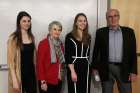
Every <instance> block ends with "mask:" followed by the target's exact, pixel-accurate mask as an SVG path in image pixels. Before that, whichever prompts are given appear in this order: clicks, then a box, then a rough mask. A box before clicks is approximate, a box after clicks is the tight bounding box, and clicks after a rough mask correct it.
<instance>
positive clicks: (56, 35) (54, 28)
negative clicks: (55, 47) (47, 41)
mask: <svg viewBox="0 0 140 93" xmlns="http://www.w3.org/2000/svg"><path fill="white" fill-rule="evenodd" d="M61 32H62V29H61V28H60V27H59V26H58V25H53V26H52V28H51V30H50V35H51V37H53V38H55V39H57V38H59V36H60V34H61Z"/></svg>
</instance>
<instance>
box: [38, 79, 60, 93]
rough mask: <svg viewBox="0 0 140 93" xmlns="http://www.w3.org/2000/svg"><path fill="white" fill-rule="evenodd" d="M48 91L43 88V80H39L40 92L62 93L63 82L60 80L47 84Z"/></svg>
mask: <svg viewBox="0 0 140 93" xmlns="http://www.w3.org/2000/svg"><path fill="white" fill-rule="evenodd" d="M47 86H48V89H47V91H43V90H42V89H41V82H40V81H39V91H40V93H60V92H61V88H62V82H59V83H58V84H57V85H52V84H47Z"/></svg>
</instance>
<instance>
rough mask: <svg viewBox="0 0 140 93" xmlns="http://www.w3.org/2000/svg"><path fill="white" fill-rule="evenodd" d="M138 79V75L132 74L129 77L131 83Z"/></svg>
mask: <svg viewBox="0 0 140 93" xmlns="http://www.w3.org/2000/svg"><path fill="white" fill-rule="evenodd" d="M136 79H137V75H136V74H133V73H131V74H130V75H129V81H135V80H136Z"/></svg>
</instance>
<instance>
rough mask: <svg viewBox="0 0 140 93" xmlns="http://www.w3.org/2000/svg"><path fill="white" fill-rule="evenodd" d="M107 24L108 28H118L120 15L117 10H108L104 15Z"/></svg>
mask: <svg viewBox="0 0 140 93" xmlns="http://www.w3.org/2000/svg"><path fill="white" fill-rule="evenodd" d="M106 18H107V24H108V26H109V27H112V28H114V27H118V25H119V19H120V15H119V12H118V11H117V10H109V11H108V12H107V15H106Z"/></svg>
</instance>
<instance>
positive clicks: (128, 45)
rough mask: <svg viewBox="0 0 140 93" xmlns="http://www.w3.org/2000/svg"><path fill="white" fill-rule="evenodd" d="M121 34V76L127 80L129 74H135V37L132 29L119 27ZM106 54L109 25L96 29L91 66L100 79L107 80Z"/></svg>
mask: <svg viewBox="0 0 140 93" xmlns="http://www.w3.org/2000/svg"><path fill="white" fill-rule="evenodd" d="M120 28H121V31H122V36H123V57H122V65H121V76H122V80H123V81H126V82H127V81H128V78H129V74H130V73H135V74H137V56H136V39H135V34H134V31H133V29H131V28H128V27H122V26H121V27H120ZM108 56H109V27H104V28H100V29H98V30H97V31H96V39H95V45H94V51H93V58H92V59H93V60H92V63H91V65H92V68H94V69H97V70H98V71H99V74H100V77H101V80H102V81H105V80H108V63H109V62H108Z"/></svg>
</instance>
